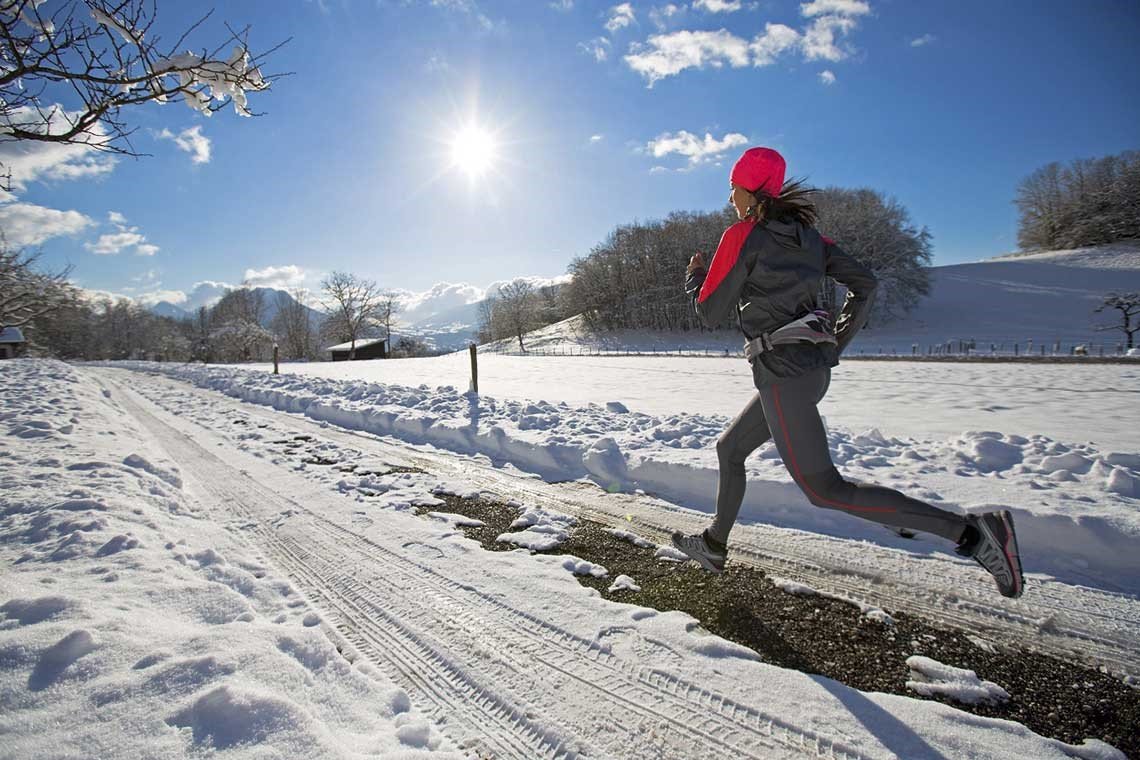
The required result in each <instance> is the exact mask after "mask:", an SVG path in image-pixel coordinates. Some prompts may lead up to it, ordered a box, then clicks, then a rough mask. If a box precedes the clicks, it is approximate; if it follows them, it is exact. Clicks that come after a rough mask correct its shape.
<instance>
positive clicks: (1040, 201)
mask: <svg viewBox="0 0 1140 760" xmlns="http://www.w3.org/2000/svg"><path fill="white" fill-rule="evenodd" d="M1014 203H1016V205H1017V208H1018V211H1019V212H1020V216H1019V219H1018V229H1017V242H1018V245H1019V246H1020V247H1021V248H1022V249H1023V250H1051V249H1059V248H1077V247H1080V246H1086V245H1100V244H1103V243H1111V242H1115V241H1117V240H1124V239H1129V238H1136V237H1140V152H1137V151H1125V152H1124V153H1121V154H1119V155H1115V156H1105V157H1103V158H1096V159H1089V158H1081V159H1076V160H1074V161H1072V162H1070V163H1069V164H1068V165H1067V166H1062V165H1061V164H1058V163H1056V162H1054V163H1051V164H1047V165H1045V166H1043V167H1041V168H1040V169H1037V170H1036V171H1034V172H1033V173H1032V174H1030V175H1029V176H1028V177H1026V178H1025V179H1023V180H1022V181H1021V182H1020V183H1019V184H1018V187H1017V197H1016V199H1015V201H1014Z"/></svg>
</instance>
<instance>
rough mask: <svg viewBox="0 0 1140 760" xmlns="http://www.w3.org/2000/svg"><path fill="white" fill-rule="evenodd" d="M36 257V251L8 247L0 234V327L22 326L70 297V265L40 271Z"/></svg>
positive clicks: (50, 310)
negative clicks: (53, 269) (29, 251)
mask: <svg viewBox="0 0 1140 760" xmlns="http://www.w3.org/2000/svg"><path fill="white" fill-rule="evenodd" d="M39 258H40V254H39V253H38V252H35V253H28V252H27V251H24V250H13V249H11V248H9V247H8V244H7V242H5V241H4V240H3V237H2V236H0V329H2V328H5V327H23V326H24V325H26V324H29V323H30V322H33V321H34V320H36V319H38V318H39V317H42V316H44V315H46V314H50V313H51V312H53V311H55V310H57V309H59V308H61V307H63V306H64V305H65V304H67V303H68V302H70V301H72V300H74V298H75V288H73V287H72V286H71V284H70V283H69V282H68V280H67V278H68V276H69V275H70V274H71V267H66V268H64V269H61V270H59V271H57V272H44V271H41V270H40V269H39V268H38V265H37V263H38V261H39Z"/></svg>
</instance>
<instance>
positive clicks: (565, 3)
mask: <svg viewBox="0 0 1140 760" xmlns="http://www.w3.org/2000/svg"><path fill="white" fill-rule="evenodd" d="M550 7H551V8H553V9H554V10H556V11H562V12H563V13H565V12H567V11H572V10H574V0H554V1H553V2H551V3H550Z"/></svg>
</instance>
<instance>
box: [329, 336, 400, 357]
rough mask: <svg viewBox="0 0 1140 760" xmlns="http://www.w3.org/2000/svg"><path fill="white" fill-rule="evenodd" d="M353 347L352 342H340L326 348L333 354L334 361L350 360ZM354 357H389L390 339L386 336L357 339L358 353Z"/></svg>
mask: <svg viewBox="0 0 1140 760" xmlns="http://www.w3.org/2000/svg"><path fill="white" fill-rule="evenodd" d="M351 349H352V342H351V341H349V342H348V343H338V344H337V345H335V346H329V347H328V348H326V349H325V350H326V351H328V352H329V353H331V354H332V360H333V361H334V362H343V361H348V354H349V351H350V350H351ZM353 358H354V359H387V358H388V340H387V339H386V338H363V339H361V340H358V341H356V353H355V355H354V356H353Z"/></svg>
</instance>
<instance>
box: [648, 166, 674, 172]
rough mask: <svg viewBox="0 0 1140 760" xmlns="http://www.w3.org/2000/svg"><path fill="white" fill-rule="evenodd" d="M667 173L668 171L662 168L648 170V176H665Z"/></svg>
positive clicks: (656, 167)
mask: <svg viewBox="0 0 1140 760" xmlns="http://www.w3.org/2000/svg"><path fill="white" fill-rule="evenodd" d="M668 171H669V170H668V169H666V168H665V167H664V166H654V167H653V168H652V169H650V170H649V173H650V174H665V173H666V172H668Z"/></svg>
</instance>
